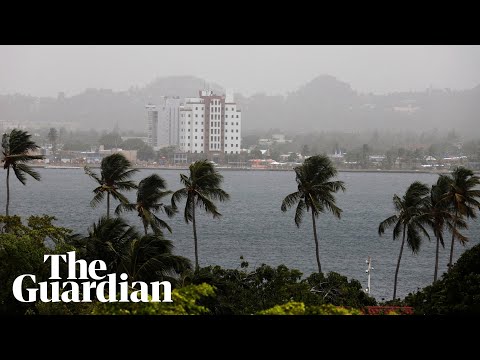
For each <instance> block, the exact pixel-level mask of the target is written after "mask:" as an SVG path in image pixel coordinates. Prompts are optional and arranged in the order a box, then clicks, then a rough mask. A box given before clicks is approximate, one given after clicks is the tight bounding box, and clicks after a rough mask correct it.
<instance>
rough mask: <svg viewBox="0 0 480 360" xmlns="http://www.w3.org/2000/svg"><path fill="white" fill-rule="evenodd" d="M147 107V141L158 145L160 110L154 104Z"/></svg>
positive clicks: (151, 144)
mask: <svg viewBox="0 0 480 360" xmlns="http://www.w3.org/2000/svg"><path fill="white" fill-rule="evenodd" d="M145 108H146V109H147V143H148V145H150V146H153V147H156V146H157V143H158V111H157V107H156V106H155V105H152V104H148V105H146V106H145Z"/></svg>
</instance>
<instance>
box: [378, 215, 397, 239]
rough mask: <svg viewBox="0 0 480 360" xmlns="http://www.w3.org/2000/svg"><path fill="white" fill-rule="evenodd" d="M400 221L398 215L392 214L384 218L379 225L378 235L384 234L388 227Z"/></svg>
mask: <svg viewBox="0 0 480 360" xmlns="http://www.w3.org/2000/svg"><path fill="white" fill-rule="evenodd" d="M397 222H398V215H392V216H390V217H388V218H386V219H385V220H383V221H382V222H381V223H380V225H379V226H378V235H380V236H381V235H383V234H384V233H385V231H386V229H387V228H389V227H390V226H392V225H393V224H395V223H397Z"/></svg>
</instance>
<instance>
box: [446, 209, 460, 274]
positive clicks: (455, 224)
mask: <svg viewBox="0 0 480 360" xmlns="http://www.w3.org/2000/svg"><path fill="white" fill-rule="evenodd" d="M457 216H458V210H455V221H454V222H453V231H452V244H451V246H450V262H449V263H448V270H450V268H451V267H452V265H453V244H454V243H455V230H457Z"/></svg>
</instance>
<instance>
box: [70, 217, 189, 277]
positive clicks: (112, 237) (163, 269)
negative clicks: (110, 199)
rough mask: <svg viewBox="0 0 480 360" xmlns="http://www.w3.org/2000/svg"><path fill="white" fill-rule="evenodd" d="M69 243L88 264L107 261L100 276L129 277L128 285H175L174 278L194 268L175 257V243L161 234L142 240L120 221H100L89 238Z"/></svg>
mask: <svg viewBox="0 0 480 360" xmlns="http://www.w3.org/2000/svg"><path fill="white" fill-rule="evenodd" d="M68 243H70V244H72V245H74V246H75V247H76V248H77V249H78V250H79V253H80V256H81V257H82V258H83V259H85V260H87V261H88V262H90V261H93V260H102V261H104V262H105V264H106V265H107V269H106V270H105V271H103V273H102V274H101V275H106V274H108V273H117V274H118V273H127V275H128V277H129V282H133V281H147V282H150V281H156V280H173V281H174V280H175V275H177V274H179V273H180V272H182V271H184V270H189V269H190V268H191V264H190V261H189V260H188V259H186V258H184V257H181V256H176V255H174V254H172V250H173V245H172V242H171V241H170V240H166V239H164V238H163V236H162V234H160V233H157V234H154V235H146V236H141V235H140V234H139V233H138V232H137V231H136V229H135V228H134V227H132V226H130V225H129V224H128V223H127V222H126V221H125V220H124V219H122V218H118V217H117V218H107V217H106V216H103V217H101V218H100V219H99V220H98V221H97V222H96V223H94V224H93V226H92V227H91V228H90V229H89V233H88V236H87V237H83V238H82V237H79V236H72V237H71V238H70V239H68ZM97 272H98V271H97ZM98 273H99V274H100V272H98Z"/></svg>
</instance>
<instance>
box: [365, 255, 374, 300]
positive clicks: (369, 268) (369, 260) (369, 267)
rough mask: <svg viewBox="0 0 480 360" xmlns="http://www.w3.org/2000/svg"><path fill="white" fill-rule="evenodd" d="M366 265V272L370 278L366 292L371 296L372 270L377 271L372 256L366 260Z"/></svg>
mask: <svg viewBox="0 0 480 360" xmlns="http://www.w3.org/2000/svg"><path fill="white" fill-rule="evenodd" d="M366 263H367V270H365V272H366V273H367V276H368V282H367V288H366V289H365V292H366V293H367V294H370V293H371V288H370V273H371V272H372V270H375V269H374V268H373V266H372V259H371V258H370V256H369V257H368V259H367V260H366Z"/></svg>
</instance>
